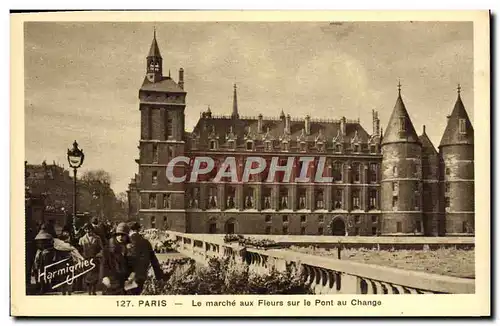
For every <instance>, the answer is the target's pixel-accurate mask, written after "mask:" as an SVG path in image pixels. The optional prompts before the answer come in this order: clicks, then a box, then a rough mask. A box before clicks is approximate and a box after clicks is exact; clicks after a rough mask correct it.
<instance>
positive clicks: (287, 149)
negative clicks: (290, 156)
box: [281, 142, 290, 152]
mask: <svg viewBox="0 0 500 326" xmlns="http://www.w3.org/2000/svg"><path fill="white" fill-rule="evenodd" d="M281 149H282V150H283V151H286V152H288V151H289V150H290V144H289V143H288V142H283V143H282V144H281Z"/></svg>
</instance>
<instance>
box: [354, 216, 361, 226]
mask: <svg viewBox="0 0 500 326" xmlns="http://www.w3.org/2000/svg"><path fill="white" fill-rule="evenodd" d="M359 221H360V217H359V215H356V216H354V223H356V224H358V223H359Z"/></svg>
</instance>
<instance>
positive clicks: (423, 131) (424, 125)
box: [422, 125, 425, 135]
mask: <svg viewBox="0 0 500 326" xmlns="http://www.w3.org/2000/svg"><path fill="white" fill-rule="evenodd" d="M422 129H423V134H424V135H425V125H424V127H423V128H422Z"/></svg>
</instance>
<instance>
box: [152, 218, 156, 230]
mask: <svg viewBox="0 0 500 326" xmlns="http://www.w3.org/2000/svg"><path fill="white" fill-rule="evenodd" d="M151 228H152V229H155V228H156V218H155V217H154V216H151Z"/></svg>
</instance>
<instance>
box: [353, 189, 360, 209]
mask: <svg viewBox="0 0 500 326" xmlns="http://www.w3.org/2000/svg"><path fill="white" fill-rule="evenodd" d="M352 208H353V209H359V208H360V203H359V190H354V191H353V192H352Z"/></svg>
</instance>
